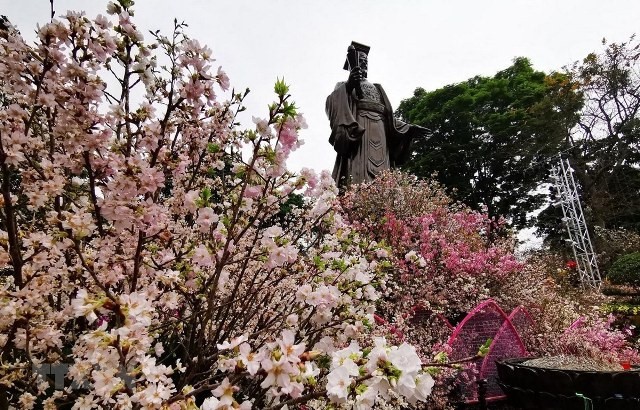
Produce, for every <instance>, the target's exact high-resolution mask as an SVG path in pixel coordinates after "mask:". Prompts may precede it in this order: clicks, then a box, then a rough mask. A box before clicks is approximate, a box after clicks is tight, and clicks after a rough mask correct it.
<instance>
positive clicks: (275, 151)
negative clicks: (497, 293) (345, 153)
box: [0, 0, 429, 409]
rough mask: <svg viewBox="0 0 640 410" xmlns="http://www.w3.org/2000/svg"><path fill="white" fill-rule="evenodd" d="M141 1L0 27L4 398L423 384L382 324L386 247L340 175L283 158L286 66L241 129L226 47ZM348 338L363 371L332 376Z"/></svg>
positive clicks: (137, 404) (299, 395)
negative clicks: (345, 204) (382, 333)
mask: <svg viewBox="0 0 640 410" xmlns="http://www.w3.org/2000/svg"><path fill="white" fill-rule="evenodd" d="M132 5H133V2H132V1H131V0H121V1H119V2H117V3H110V4H109V6H108V8H107V14H108V15H107V16H98V17H96V18H95V19H89V18H88V17H87V16H85V15H83V14H81V13H74V12H70V13H68V14H66V15H64V16H63V17H62V18H61V19H60V20H54V21H53V22H51V23H50V24H47V25H45V26H43V27H42V28H40V29H39V32H38V33H39V37H38V38H39V40H38V43H37V44H36V45H28V44H27V43H26V42H25V41H24V40H23V39H22V37H21V36H20V35H19V34H18V33H17V31H15V30H13V29H10V30H8V31H5V32H3V33H2V35H0V54H1V56H2V58H0V78H1V80H0V173H1V180H2V183H1V190H2V195H1V196H0V223H1V225H0V275H1V276H0V358H1V359H2V360H1V363H2V364H1V367H0V369H1V370H0V397H3V398H4V397H6V398H8V400H10V404H11V405H13V406H15V407H20V408H25V409H28V408H35V407H38V408H39V407H45V408H55V407H56V406H60V405H64V404H66V403H74V404H73V408H99V407H113V408H149V409H151V408H163V407H164V408H170V409H179V408H194V407H197V406H200V407H201V408H205V409H231V408H240V409H248V408H284V407H285V406H289V405H294V404H302V403H304V402H305V401H310V400H313V401H315V402H319V403H321V405H328V402H330V401H331V402H333V403H334V406H342V407H344V408H350V407H353V406H360V407H361V408H366V406H365V405H364V404H356V402H358V403H359V402H363V403H364V401H365V400H364V399H358V397H359V396H362V395H363V394H364V393H365V392H364V390H368V393H366V397H368V399H367V400H370V401H371V402H372V403H373V402H383V401H386V400H390V399H389V397H391V396H393V397H404V398H406V400H408V401H421V400H424V398H425V397H426V395H428V392H429V388H428V386H429V377H428V376H426V375H425V374H424V373H423V372H422V370H421V366H420V362H419V361H418V360H416V355H415V351H414V350H412V349H411V347H410V346H408V345H402V346H399V347H394V346H393V345H391V344H386V343H382V342H376V341H374V340H373V338H372V336H371V334H372V332H373V331H375V330H376V329H375V321H374V319H373V313H374V312H375V310H376V303H377V301H378V300H380V298H381V290H382V289H384V288H385V287H386V286H388V285H387V283H388V279H389V267H390V261H389V257H388V255H387V254H386V250H385V249H383V248H382V247H381V246H380V245H378V244H377V243H376V242H375V241H373V240H372V239H371V238H368V237H367V236H365V235H361V234H360V233H359V232H358V231H356V230H354V229H352V227H351V226H350V225H349V224H348V223H347V222H346V221H345V220H343V218H342V213H341V209H340V206H339V203H338V202H337V199H336V198H337V188H336V187H335V184H334V183H333V181H332V179H331V176H330V175H329V174H328V173H326V172H324V173H322V174H321V175H316V174H315V173H314V172H312V171H310V170H304V171H303V172H302V175H294V174H292V173H290V172H289V171H287V169H286V160H287V158H288V156H289V154H290V153H291V152H292V151H294V150H295V149H296V148H297V147H298V146H300V144H301V143H302V142H301V140H300V139H299V137H298V132H299V131H300V130H301V129H302V128H304V127H306V124H305V122H304V118H303V117H302V115H301V114H300V113H299V112H298V111H297V108H296V107H295V104H294V103H293V102H291V101H290V96H289V94H288V87H287V86H286V84H285V83H284V82H283V81H281V80H279V81H278V82H277V83H276V86H275V91H276V94H277V100H276V101H275V102H274V103H273V104H272V105H270V106H269V112H268V116H267V117H266V118H264V119H258V118H256V119H255V127H254V128H252V129H240V128H239V126H238V125H237V124H236V121H235V115H236V114H237V113H238V112H240V111H242V110H244V107H243V105H242V104H243V99H244V97H245V96H246V93H244V94H242V93H240V94H238V93H235V92H229V91H228V89H229V78H228V77H227V75H226V74H225V73H224V71H222V69H221V68H214V65H213V63H214V61H215V60H214V59H213V57H212V51H211V50H210V49H209V48H208V47H206V46H204V45H201V44H200V43H198V42H197V41H195V40H193V39H190V38H188V37H187V36H186V35H185V34H184V30H183V29H184V27H183V25H182V24H178V23H176V24H175V29H174V32H173V33H171V34H170V35H169V36H164V35H162V34H161V33H159V32H153V33H151V40H150V41H147V40H145V35H143V31H142V30H141V29H140V28H139V27H138V26H137V25H136V23H135V21H134V11H133V9H132ZM225 93H226V94H225ZM220 95H228V97H229V98H228V99H227V100H222V99H220V97H219V96H220ZM302 193H303V194H302ZM356 343H357V344H356ZM348 346H351V347H350V348H351V349H352V350H353V354H354V355H355V356H357V357H358V358H359V359H358V360H353V363H354V364H355V365H356V366H358V368H359V369H360V370H359V372H363V373H362V374H360V375H359V376H355V375H352V374H351V373H349V380H347V379H344V378H343V379H341V380H343V382H344V383H345V390H344V391H341V390H340V391H338V390H337V389H338V387H337V385H336V384H335V383H336V381H337V380H338V379H339V376H338V375H340V374H342V372H344V369H345V368H344V367H340V365H334V362H335V363H337V361H339V360H341V358H342V354H343V353H342V352H343V350H344V349H346V348H347V347H348ZM309 347H312V348H309ZM356 347H357V348H356ZM383 350H384V352H383ZM373 351H376V352H378V351H379V353H375V355H376V356H375V357H376V358H375V359H371V358H372V357H373V356H371V354H372V353H371V352H373ZM355 356H354V357H355ZM350 360H352V359H350ZM367 363H369V366H368V367H366V366H367ZM409 364H411V366H409ZM43 369H44V370H43ZM340 369H342V370H340ZM365 369H368V370H366V371H368V373H367V372H366V371H365ZM350 371H353V369H352V370H350ZM52 372H53V373H55V375H56V377H55V379H56V383H61V384H62V385H58V384H56V387H55V388H54V389H52V388H51V386H50V385H49V383H47V381H46V380H47V377H48V376H51V374H52ZM336 372H337V373H336ZM58 375H60V376H61V378H60V380H58ZM365 376H366V377H368V378H367V379H366V380H364V379H360V378H362V377H365ZM347 382H348V386H347V385H346V383H347ZM385 383H386V384H385ZM362 386H365V387H362ZM363 389H364V390H363ZM374 392H378V393H374ZM358 400H359V401H358Z"/></svg>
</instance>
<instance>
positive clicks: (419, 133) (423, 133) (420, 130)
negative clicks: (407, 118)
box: [411, 124, 433, 138]
mask: <svg viewBox="0 0 640 410" xmlns="http://www.w3.org/2000/svg"><path fill="white" fill-rule="evenodd" d="M411 128H412V131H413V137H414V138H428V137H429V136H431V135H432V134H433V131H431V130H430V129H429V128H425V127H421V126H420V125H415V124H412V126H411Z"/></svg>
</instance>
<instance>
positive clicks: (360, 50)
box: [343, 41, 371, 78]
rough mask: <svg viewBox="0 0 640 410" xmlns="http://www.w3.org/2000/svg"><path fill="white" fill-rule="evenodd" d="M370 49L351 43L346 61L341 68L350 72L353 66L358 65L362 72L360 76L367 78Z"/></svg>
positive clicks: (354, 42)
mask: <svg viewBox="0 0 640 410" xmlns="http://www.w3.org/2000/svg"><path fill="white" fill-rule="evenodd" d="M370 49H371V47H369V46H365V45H364V44H361V43H358V42H356V41H352V42H351V45H350V46H349V48H348V50H347V59H346V60H345V62H344V66H343V68H344V69H345V70H347V71H351V69H353V68H354V66H355V65H358V66H359V67H360V69H361V70H362V75H363V76H364V78H367V71H368V69H369V50H370Z"/></svg>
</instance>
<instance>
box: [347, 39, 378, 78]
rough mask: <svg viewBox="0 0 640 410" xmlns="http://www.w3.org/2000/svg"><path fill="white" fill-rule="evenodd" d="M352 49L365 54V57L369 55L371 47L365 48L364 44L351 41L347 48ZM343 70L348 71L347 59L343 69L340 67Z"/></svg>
mask: <svg viewBox="0 0 640 410" xmlns="http://www.w3.org/2000/svg"><path fill="white" fill-rule="evenodd" d="M352 46H353V47H354V48H355V49H356V51H360V52H363V53H365V54H366V55H369V50H370V49H371V47H369V46H365V45H364V44H361V43H358V42H357V41H352V42H351V45H350V46H349V47H352ZM342 68H343V69H345V70H347V71H349V59H348V58H347V59H346V60H345V61H344V67H342Z"/></svg>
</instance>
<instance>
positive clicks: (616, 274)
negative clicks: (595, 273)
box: [607, 252, 640, 286]
mask: <svg viewBox="0 0 640 410" xmlns="http://www.w3.org/2000/svg"><path fill="white" fill-rule="evenodd" d="M607 277H608V278H609V280H610V281H611V283H613V284H614V285H634V286H640V252H634V253H629V254H626V255H623V256H621V257H619V258H618V259H616V260H615V262H613V265H611V268H610V269H609V273H608V275H607Z"/></svg>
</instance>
